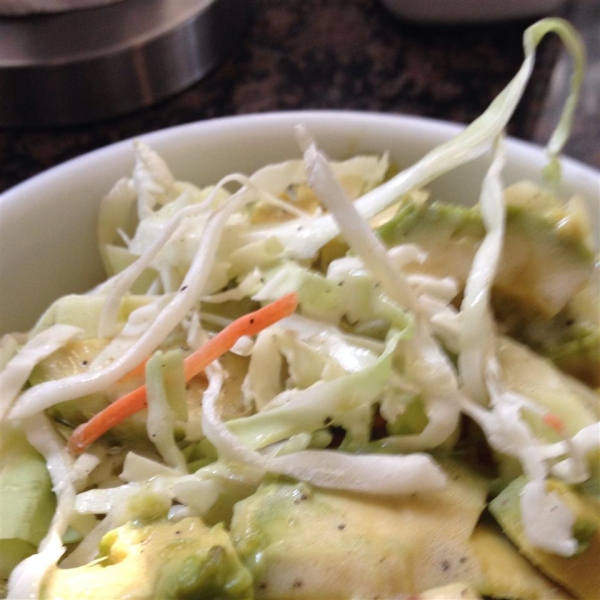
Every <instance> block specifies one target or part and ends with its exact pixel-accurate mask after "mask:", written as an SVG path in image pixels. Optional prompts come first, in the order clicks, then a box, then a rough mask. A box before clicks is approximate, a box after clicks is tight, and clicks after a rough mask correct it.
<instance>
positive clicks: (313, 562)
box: [231, 461, 487, 600]
mask: <svg viewBox="0 0 600 600" xmlns="http://www.w3.org/2000/svg"><path fill="white" fill-rule="evenodd" d="M443 466H444V469H445V470H446V472H447V474H448V485H447V487H446V488H445V489H443V490H441V491H438V492H431V493H420V494H414V495H411V496H405V497H378V496H370V495H368V494H350V493H343V494H342V493H339V492H333V491H329V490H323V489H313V488H310V487H309V486H307V485H306V484H301V483H294V482H290V481H279V480H276V481H274V482H271V483H268V484H265V485H264V486H263V487H261V488H260V489H259V490H258V491H257V492H256V493H255V494H254V495H252V496H249V497H248V498H246V499H245V500H242V501H241V502H238V504H237V505H236V506H235V510H234V515H233V519H232V523H231V535H232V538H233V540H234V545H235V547H236V549H237V550H238V553H239V555H240V556H241V558H242V560H243V561H244V563H245V564H246V565H247V566H248V568H249V570H250V571H251V572H252V573H253V575H254V578H255V582H256V583H255V587H256V595H257V598H328V599H331V600H333V599H337V598H373V597H376V596H379V597H381V598H391V597H395V596H397V595H401V594H416V593H421V592H425V591H427V590H429V589H431V588H436V587H440V586H444V585H449V584H451V583H455V582H457V581H468V582H470V583H471V584H472V585H473V586H476V584H477V582H478V580H479V579H480V577H481V576H480V572H479V567H478V565H477V562H476V561H474V560H472V559H471V558H472V557H470V549H469V541H468V540H469V537H470V535H471V532H472V531H473V528H474V527H475V525H476V523H477V520H478V518H479V515H480V514H481V512H482V510H483V508H484V506H485V496H486V493H487V481H485V480H483V479H482V478H481V477H479V476H477V475H475V474H473V473H472V472H471V471H469V470H468V469H467V468H465V467H463V466H460V465H459V464H457V463H454V462H450V461H446V462H444V463H443Z"/></svg>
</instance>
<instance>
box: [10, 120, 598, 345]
mask: <svg viewBox="0 0 600 600" xmlns="http://www.w3.org/2000/svg"><path fill="white" fill-rule="evenodd" d="M298 123H303V124H305V125H306V126H307V127H308V129H309V130H311V128H312V131H313V133H314V134H315V137H316V138H317V140H318V141H319V143H320V144H322V147H323V148H325V149H326V150H328V151H330V152H331V154H332V156H334V155H337V156H338V157H340V158H342V157H343V156H347V157H350V156H353V155H356V154H357V153H365V152H366V153H373V152H375V153H378V152H383V151H385V150H388V149H389V150H390V151H391V157H392V160H394V157H397V159H398V160H399V161H402V162H401V164H406V165H409V164H411V162H404V161H405V160H406V159H407V158H408V161H412V162H414V161H415V160H418V158H419V157H420V156H423V154H425V153H426V152H428V151H429V150H431V149H432V148H433V147H435V146H437V145H438V144H440V143H443V142H445V141H447V140H448V139H450V138H452V137H453V136H455V135H457V134H458V133H459V132H460V131H461V130H462V129H464V127H465V125H461V124H458V123H451V122H448V121H440V120H435V119H429V118H426V117H415V116H409V115H399V114H396V113H389V114H388V113H370V112H361V111H336V110H331V111H320V110H317V111H315V110H306V111H281V112H267V113H255V114H250V115H236V116H228V117H221V118H215V119H209V120H203V121H196V122H192V123H186V124H182V125H176V126H173V127H169V128H165V129H160V130H156V131H153V132H149V133H145V134H142V135H139V136H136V137H133V138H128V139H125V140H121V141H118V142H115V143H113V144H109V145H107V146H104V147H102V148H98V149H96V150H93V151H91V152H88V153H85V154H82V155H80V156H78V157H75V158H73V159H70V160H67V161H65V162H63V163H61V164H58V165H56V166H54V167H52V168H50V169H47V170H46V171H43V172H41V173H39V174H37V175H35V176H34V177H31V178H30V179H28V180H26V181H24V182H21V183H20V184H17V185H15V186H13V187H12V188H10V189H9V190H7V191H5V192H4V193H3V194H0V333H2V332H5V331H6V332H10V331H19V330H20V331H25V330H27V329H29V328H30V327H31V326H33V324H34V323H35V321H36V319H37V318H38V317H39V315H41V314H42V313H43V311H44V310H45V309H46V308H47V307H48V306H49V305H50V304H51V302H52V301H53V300H55V299H56V298H58V297H60V296H64V295H65V294H69V293H85V291H87V290H89V289H91V288H93V287H94V286H95V285H97V283H98V282H99V281H101V280H102V278H103V277H105V274H104V273H103V269H102V264H101V258H100V253H99V249H98V247H97V245H96V244H90V242H89V240H90V239H92V238H91V236H90V233H91V232H92V231H94V230H95V227H96V224H97V206H98V204H99V202H100V200H101V199H102V197H104V196H105V195H106V194H107V193H108V192H109V191H110V189H111V188H112V187H113V185H114V184H115V183H116V181H117V180H118V179H120V178H122V177H130V176H131V172H132V171H131V169H132V168H133V165H134V145H133V140H135V139H138V140H140V141H144V142H146V143H149V144H150V145H151V146H152V147H153V148H154V149H155V150H156V151H157V152H158V153H159V155H161V156H162V157H163V158H164V159H165V160H166V162H167V164H169V166H170V168H171V169H172V172H173V174H174V176H175V178H176V179H180V180H188V181H192V182H194V183H196V184H198V185H209V184H213V183H214V182H215V181H216V180H217V179H216V178H215V179H213V177H219V178H220V177H221V176H223V175H226V174H228V173H231V172H232V171H235V170H237V169H238V168H239V169H240V170H242V171H244V170H248V172H250V170H251V169H253V168H259V167H260V166H263V165H264V164H267V163H272V162H277V161H278V160H288V159H291V158H296V159H300V158H301V153H300V149H299V148H298V147H297V146H296V144H295V142H294V139H293V135H292V131H293V126H294V125H296V124H298ZM271 138H272V139H273V144H272V146H270V145H269V143H268V140H269V139H271ZM380 140H381V141H380ZM254 141H259V142H260V144H263V146H261V148H258V149H257V152H252V151H250V152H248V150H247V149H248V148H250V149H251V148H252V143H253V142H254ZM213 142H214V146H212V145H211V144H213ZM413 142H414V143H413ZM212 147H214V149H215V152H214V153H213V154H212V155H211V154H210V149H211V148H212ZM196 150H198V151H199V152H208V154H207V155H205V158H206V159H207V160H206V162H205V163H204V165H205V167H206V168H202V167H201V168H198V167H199V165H202V162H198V160H199V159H198V157H200V160H201V157H202V155H201V154H198V153H197V152H196ZM405 150H406V152H405ZM506 151H507V161H506V167H507V171H506V178H505V181H506V183H507V184H508V183H510V182H513V181H518V180H521V179H527V178H531V179H532V180H534V181H539V179H540V172H541V170H542V168H543V167H544V166H545V165H546V163H547V157H546V155H545V153H544V149H543V148H542V147H540V146H538V145H536V144H532V143H531V142H525V141H521V140H516V139H514V138H509V139H508V140H507V142H506ZM280 153H281V156H280ZM279 157H280V158H279ZM489 159H490V153H489V152H486V153H484V155H483V156H481V157H480V158H479V159H477V160H476V161H475V162H476V163H477V164H476V165H475V162H474V163H473V165H474V166H475V172H476V173H477V175H476V177H475V178H471V177H470V176H468V175H467V177H466V179H465V177H464V175H462V174H461V173H457V177H458V178H456V177H455V176H454V173H453V172H450V173H449V174H448V175H450V179H444V178H445V177H446V175H444V176H443V178H442V179H440V182H439V184H438V182H437V181H434V182H431V184H432V185H433V187H434V188H435V187H438V186H439V185H441V186H445V187H444V189H447V190H449V192H450V193H449V195H448V198H449V199H450V200H451V201H458V202H461V201H462V198H464V197H473V198H475V197H476V196H473V194H476V193H477V191H476V190H477V189H478V188H476V187H475V186H478V183H477V182H480V181H481V176H482V167H484V166H485V164H489ZM238 160H239V161H241V162H240V163H238V162H237V161H238ZM236 164H239V167H236V166H235V165H236ZM469 164H471V163H470V162H469ZM562 165H563V175H564V177H563V180H562V186H561V187H562V188H563V192H565V193H564V195H565V197H566V196H567V195H568V196H570V195H571V194H573V193H577V192H581V193H582V195H583V196H584V197H586V198H589V200H590V201H589V202H588V206H589V208H590V223H591V224H592V235H593V237H594V239H595V242H594V246H595V247H596V248H597V247H598V246H600V235H599V234H600V226H597V225H598V224H600V171H597V170H595V169H593V168H591V167H588V166H587V165H584V164H582V163H580V162H578V161H576V160H573V159H569V158H564V159H563V160H562ZM467 169H469V166H468V165H467ZM458 170H459V171H461V172H463V173H464V171H465V169H464V167H459V169H458ZM467 172H468V171H467ZM196 174H197V176H196ZM448 185H450V186H451V187H450V188H448V187H447V186H448ZM463 185H464V186H465V187H464V188H463V187H462V186H463ZM432 189H433V188H432ZM469 190H470V191H469ZM88 191H89V193H88ZM457 191H458V192H460V195H459V196H457V193H456V192H457ZM465 192H467V194H466V195H465ZM469 193H470V196H469ZM82 194H84V195H83V196H82ZM82 200H86V202H85V206H84V205H83V204H81V201H82ZM56 207H58V208H56ZM65 211H67V212H65ZM69 211H71V212H69ZM73 212H75V214H74V215H73V216H71V214H72V213H73ZM64 215H67V216H66V218H65V217H64ZM23 228H25V230H26V234H25V235H24V234H23V233H22V232H23V231H24V229H23ZM93 239H95V237H94V238H93ZM57 240H58V241H57Z"/></svg>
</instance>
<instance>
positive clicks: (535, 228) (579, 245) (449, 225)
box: [378, 195, 594, 315]
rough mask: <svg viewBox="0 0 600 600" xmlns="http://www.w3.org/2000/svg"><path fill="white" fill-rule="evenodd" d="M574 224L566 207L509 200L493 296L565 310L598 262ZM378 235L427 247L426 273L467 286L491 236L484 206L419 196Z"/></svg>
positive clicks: (581, 230)
mask: <svg viewBox="0 0 600 600" xmlns="http://www.w3.org/2000/svg"><path fill="white" fill-rule="evenodd" d="M544 206H547V205H546V204H545V205H544ZM574 220H575V217H573V216H572V215H571V214H570V213H569V211H568V209H567V208H564V209H563V208H560V207H556V206H552V207H551V208H545V209H544V210H540V209H539V206H538V205H536V203H533V204H531V203H526V202H521V203H515V202H511V203H508V204H507V208H506V234H505V241H504V251H503V254H502V259H501V264H500V266H499V269H498V272H497V274H496V279H495V281H494V288H493V291H494V293H495V294H500V295H502V296H506V297H509V298H511V299H513V300H514V301H516V302H518V303H519V304H521V305H523V306H526V307H529V308H532V309H535V310H536V311H537V312H540V313H542V314H546V315H554V314H556V313H558V312H559V311H560V310H561V309H562V308H563V307H564V306H565V305H566V304H567V302H568V301H569V300H570V299H571V298H572V297H573V296H574V295H575V294H576V293H577V292H578V291H579V290H580V289H581V288H582V287H583V286H584V285H585V283H586V281H587V280H588V278H589V276H590V273H591V270H592V268H593V264H594V254H593V251H592V250H591V247H590V243H589V240H588V237H589V236H588V235H587V234H586V231H585V228H584V227H583V226H581V227H579V226H575V225H572V222H573V221H574ZM567 224H570V226H567ZM378 232H379V235H380V236H381V238H382V239H383V241H384V242H385V243H386V244H388V245H390V246H394V245H398V244H406V243H412V244H418V245H419V246H420V247H421V248H422V249H423V250H425V251H426V252H427V258H426V260H425V261H424V263H423V264H420V265H418V267H416V269H417V270H418V271H419V272H426V273H429V274H432V275H436V276H440V277H445V276H452V277H455V278H456V279H458V281H459V284H462V285H463V286H464V284H465V282H466V279H467V276H468V273H469V270H470V268H471V264H472V262H473V257H474V255H475V252H476V251H477V249H478V248H479V245H480V244H481V241H482V240H483V237H484V235H485V229H484V225H483V222H482V218H481V214H480V210H479V207H478V206H475V207H472V208H468V207H464V206H458V205H451V204H444V203H442V202H432V203H427V202H425V201H423V199H422V198H421V197H420V196H418V195H411V196H408V197H407V198H406V199H404V201H403V202H402V204H401V206H400V209H399V210H398V213H397V214H396V215H395V217H394V218H392V219H391V220H390V221H388V222H387V223H385V224H384V225H382V226H381V227H380V228H379V229H378Z"/></svg>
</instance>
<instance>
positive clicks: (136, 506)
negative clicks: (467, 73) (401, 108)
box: [0, 19, 600, 599]
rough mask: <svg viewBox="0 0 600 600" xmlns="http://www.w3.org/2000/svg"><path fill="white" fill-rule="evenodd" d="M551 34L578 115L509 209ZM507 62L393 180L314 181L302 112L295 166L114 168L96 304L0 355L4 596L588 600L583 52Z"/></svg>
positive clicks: (548, 26) (595, 499)
mask: <svg viewBox="0 0 600 600" xmlns="http://www.w3.org/2000/svg"><path fill="white" fill-rule="evenodd" d="M548 32H555V33H557V34H559V35H560V36H561V38H562V39H563V40H564V42H565V44H566V45H567V47H568V48H569V50H570V51H571V53H572V54H573V57H574V63H575V74H574V77H573V92H572V95H571V96H570V98H569V100H568V102H567V104H566V107H565V110H564V113H563V116H562V118H561V121H560V123H559V124H558V127H557V129H556V132H555V134H554V135H553V137H552V138H551V140H550V142H549V144H548V148H547V159H545V160H546V162H547V164H546V165H545V167H544V170H543V176H542V177H541V182H540V181H539V182H537V183H533V182H531V181H518V182H511V183H510V185H507V184H506V182H505V179H504V177H505V169H504V167H505V163H506V162H507V155H508V154H510V152H511V150H510V148H513V147H515V145H514V142H507V141H505V140H504V134H503V130H504V128H505V126H506V123H507V121H508V120H509V118H510V116H511V115H512V113H513V111H514V109H515V106H516V105H517V103H518V101H519V99H520V97H521V95H522V93H523V89H524V87H525V85H526V83H527V80H528V77H529V74H530V72H531V69H532V67H533V59H534V55H535V47H536V45H537V44H538V42H539V41H540V39H541V38H542V37H543V36H544V35H545V34H546V33H548ZM524 46H525V53H526V56H525V61H524V63H523V66H522V68H521V70H520V71H519V72H518V73H517V75H516V76H515V77H514V79H513V80H512V81H511V82H510V83H509V84H508V86H507V87H506V89H505V90H504V91H503V92H502V93H501V94H500V95H499V96H498V98H497V99H496V100H495V101H494V102H493V103H492V105H491V106H490V107H489V108H488V109H487V110H486V112H485V113H484V114H483V115H482V116H481V117H480V118H479V119H477V120H476V121H475V122H474V123H472V124H471V125H469V126H468V127H467V128H465V129H464V130H456V132H455V133H456V134H455V135H453V136H451V137H449V138H448V139H447V140H446V141H444V142H443V143H441V144H440V145H436V146H435V147H433V148H432V149H429V150H428V151H427V152H424V153H423V155H422V156H421V157H420V158H419V159H418V160H417V161H416V162H412V163H410V164H399V163H397V162H396V158H395V156H391V155H388V153H386V152H385V149H383V148H381V150H382V151H381V152H378V153H365V152H362V151H361V152H349V151H347V152H345V154H346V156H348V155H352V156H351V157H350V158H345V159H343V160H337V159H336V160H333V159H331V158H329V156H327V155H326V154H325V152H324V151H323V150H322V149H321V147H320V143H321V141H320V140H319V139H318V137H319V136H318V135H317V138H313V131H312V130H311V127H310V119H307V120H306V121H307V122H306V123H305V125H307V126H305V125H303V124H302V122H303V119H302V118H301V117H299V124H298V125H297V126H296V127H295V128H294V135H295V138H296V140H297V144H298V148H299V151H298V158H295V159H288V160H283V161H279V162H273V163H270V164H266V165H264V166H262V167H260V168H259V169H258V170H254V171H248V172H244V173H242V172H241V170H234V171H233V172H230V173H228V174H226V175H224V176H220V177H219V178H218V179H214V180H213V181H212V182H206V183H202V184H201V183H198V180H196V183H191V182H189V181H186V180H182V179H179V178H177V177H175V176H174V174H173V173H174V172H176V167H177V165H173V170H172V167H171V166H170V165H168V164H167V161H165V160H164V159H163V158H162V157H161V156H160V154H159V153H157V152H156V151H155V150H154V149H153V147H152V145H151V144H150V145H149V144H148V143H147V141H144V140H139V141H137V142H135V143H134V144H133V151H134V155H135V162H134V166H133V169H132V172H131V173H130V174H129V175H128V176H126V177H122V178H121V179H119V180H118V181H116V182H115V184H114V186H113V188H112V189H111V191H110V192H108V194H106V195H105V196H104V197H103V199H102V201H101V203H100V205H99V211H98V215H97V237H98V247H99V257H100V260H101V263H102V265H103V268H104V270H105V277H104V279H103V280H102V281H101V282H97V283H96V285H94V286H93V287H92V288H91V289H89V290H87V291H85V292H82V293H67V294H65V293H64V291H63V292H62V293H61V294H60V297H58V298H57V299H55V300H53V301H52V302H51V304H50V306H49V307H47V309H46V310H44V311H43V314H41V316H40V317H39V318H38V319H37V321H36V323H35V324H34V325H33V327H31V329H29V331H27V332H26V333H8V334H6V335H5V336H4V337H2V339H1V343H0V368H2V370H1V371H0V392H1V395H0V417H1V424H0V427H1V438H0V440H1V441H0V447H1V451H2V454H1V463H0V469H1V471H0V472H1V474H2V476H1V479H0V494H2V499H3V503H2V505H1V506H0V534H1V538H2V544H0V566H1V569H2V572H1V573H0V575H1V577H2V578H4V579H5V580H6V586H5V587H6V596H7V597H8V598H82V597H85V598H98V599H105V598H140V599H143V598H254V597H255V598H328V599H331V598H459V597H460V598H481V597H489V598H528V599H529V598H540V599H541V598H544V599H546V598H573V597H576V598H592V597H594V594H595V593H596V592H597V591H598V589H600V579H599V577H600V574H599V570H598V569H597V565H598V561H599V559H600V533H599V518H598V517H599V510H600V500H599V498H600V422H599V419H600V407H599V399H598V393H597V388H598V386H599V385H600V381H599V373H600V369H599V368H598V367H599V366H600V365H599V363H600V355H599V353H600V325H599V281H598V266H597V264H598V263H597V254H596V253H597V244H598V241H597V239H594V236H593V233H594V232H593V228H592V227H591V226H590V218H589V216H588V209H589V208H590V207H591V209H592V210H596V211H597V207H595V204H594V203H597V200H598V199H597V198H591V199H588V200H586V199H585V198H583V197H581V196H578V195H569V196H568V197H563V195H562V193H561V184H560V177H561V174H560V161H559V158H558V155H559V153H560V150H561V148H562V146H563V144H564V142H565V140H566V138H567V135H568V129H569V126H570V120H571V116H572V113H573V110H574V107H575V103H576V97H577V91H578V86H579V83H580V80H581V74H582V69H583V64H582V63H583V58H582V50H581V48H580V45H579V42H578V40H577V36H576V34H575V33H574V32H573V30H572V29H571V28H570V26H569V25H568V24H566V23H565V22H564V21H561V20H557V19H546V20H543V21H540V22H538V23H536V24H534V25H533V26H531V27H530V28H529V29H528V30H527V31H526V33H525V38H524ZM367 120H368V119H367ZM315 122H316V121H315ZM373 122H375V121H373ZM317 129H318V128H317ZM204 131H205V132H207V131H210V130H209V129H205V130H204ZM323 142H324V143H327V140H326V139H324V140H323ZM174 143H176V142H174ZM159 145H160V144H159ZM122 148H123V147H122ZM507 148H508V150H507ZM231 151H232V152H234V153H235V152H239V148H236V146H235V144H232V145H231ZM251 151H252V148H249V147H248V145H247V144H246V146H245V147H244V152H246V153H248V152H251ZM123 152H125V150H123ZM486 154H487V155H488V156H489V158H490V160H489V161H488V162H487V163H485V164H486V166H485V168H484V169H483V173H482V177H481V178H480V179H478V180H476V184H474V185H471V187H470V188H469V187H468V186H466V187H463V188H460V189H459V190H458V192H457V190H456V189H454V190H450V187H451V186H448V183H447V181H448V180H444V179H440V178H442V177H447V176H448V175H450V176H451V175H452V173H453V172H454V170H455V169H457V168H459V167H460V166H461V165H465V164H467V165H469V164H470V163H471V161H473V160H475V159H477V157H481V156H483V155H486ZM540 156H541V155H540ZM200 162H201V161H200ZM197 168H198V169H201V168H202V164H200V165H199V166H198V167H197ZM517 171H518V169H517ZM440 181H445V183H444V185H441V186H440V185H439V182H440ZM444 190H447V191H448V192H449V193H447V194H445V193H444ZM474 190H475V191H474ZM459 196H465V197H464V198H462V199H463V203H462V204H460V203H456V202H455V200H456V198H457V197H459ZM469 196H472V197H469ZM594 207H595V208H594Z"/></svg>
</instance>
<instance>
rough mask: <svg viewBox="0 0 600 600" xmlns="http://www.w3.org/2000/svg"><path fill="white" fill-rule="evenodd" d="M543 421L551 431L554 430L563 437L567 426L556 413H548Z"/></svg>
mask: <svg viewBox="0 0 600 600" xmlns="http://www.w3.org/2000/svg"><path fill="white" fill-rule="evenodd" d="M542 421H543V422H544V424H545V425H547V426H548V427H550V428H551V429H554V431H556V432H557V433H560V434H561V435H562V434H563V433H564V431H565V424H564V422H563V420H562V418H561V417H560V416H559V415H557V414H555V413H546V414H545V415H544V416H543V417H542Z"/></svg>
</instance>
